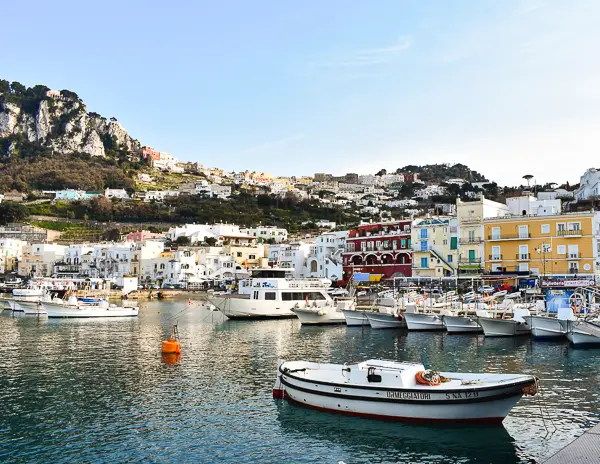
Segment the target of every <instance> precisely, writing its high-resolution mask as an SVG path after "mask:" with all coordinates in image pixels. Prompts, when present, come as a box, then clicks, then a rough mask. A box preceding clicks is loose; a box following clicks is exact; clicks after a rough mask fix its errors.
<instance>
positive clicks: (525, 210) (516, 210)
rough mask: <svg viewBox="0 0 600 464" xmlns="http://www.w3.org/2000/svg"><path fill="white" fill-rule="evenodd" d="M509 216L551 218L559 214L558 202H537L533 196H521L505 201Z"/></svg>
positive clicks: (559, 204)
mask: <svg viewBox="0 0 600 464" xmlns="http://www.w3.org/2000/svg"><path fill="white" fill-rule="evenodd" d="M506 206H507V207H508V211H509V214H511V215H515V216H527V215H530V214H534V215H536V216H553V215H555V214H560V212H561V201H560V200H556V199H554V200H538V199H537V198H536V197H534V196H533V195H521V196H518V197H512V198H507V199H506Z"/></svg>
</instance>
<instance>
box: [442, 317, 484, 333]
mask: <svg viewBox="0 0 600 464" xmlns="http://www.w3.org/2000/svg"><path fill="white" fill-rule="evenodd" d="M444 326H445V327H446V330H447V331H448V333H451V334H453V333H454V334H460V333H479V332H481V331H482V329H481V326H480V325H479V324H478V323H477V320H476V319H475V318H470V317H466V316H444Z"/></svg>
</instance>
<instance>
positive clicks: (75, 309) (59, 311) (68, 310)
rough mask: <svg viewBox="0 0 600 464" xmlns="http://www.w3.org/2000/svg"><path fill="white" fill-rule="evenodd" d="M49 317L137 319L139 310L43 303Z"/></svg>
mask: <svg viewBox="0 0 600 464" xmlns="http://www.w3.org/2000/svg"><path fill="white" fill-rule="evenodd" d="M42 305H43V307H44V309H45V310H46V313H47V314H48V317H65V318H67V317H76V318H83V317H85V318H92V317H135V316H137V315H138V313H139V308H123V307H113V308H111V307H108V308H100V307H97V306H96V307H94V306H85V305H82V306H70V305H59V304H56V303H42Z"/></svg>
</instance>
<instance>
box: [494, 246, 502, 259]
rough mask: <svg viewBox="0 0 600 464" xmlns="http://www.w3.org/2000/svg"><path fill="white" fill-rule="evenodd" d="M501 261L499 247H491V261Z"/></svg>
mask: <svg viewBox="0 0 600 464" xmlns="http://www.w3.org/2000/svg"><path fill="white" fill-rule="evenodd" d="M500 259H502V258H501V257H500V247H499V246H493V247H492V260H500Z"/></svg>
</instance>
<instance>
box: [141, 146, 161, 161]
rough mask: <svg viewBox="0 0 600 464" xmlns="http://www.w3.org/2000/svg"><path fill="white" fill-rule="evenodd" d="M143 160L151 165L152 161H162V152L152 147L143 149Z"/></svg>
mask: <svg viewBox="0 0 600 464" xmlns="http://www.w3.org/2000/svg"><path fill="white" fill-rule="evenodd" d="M142 158H144V159H145V160H147V161H148V162H149V163H150V162H151V161H154V160H159V159H160V152H158V151H156V150H155V149H154V148H152V147H142Z"/></svg>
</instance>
